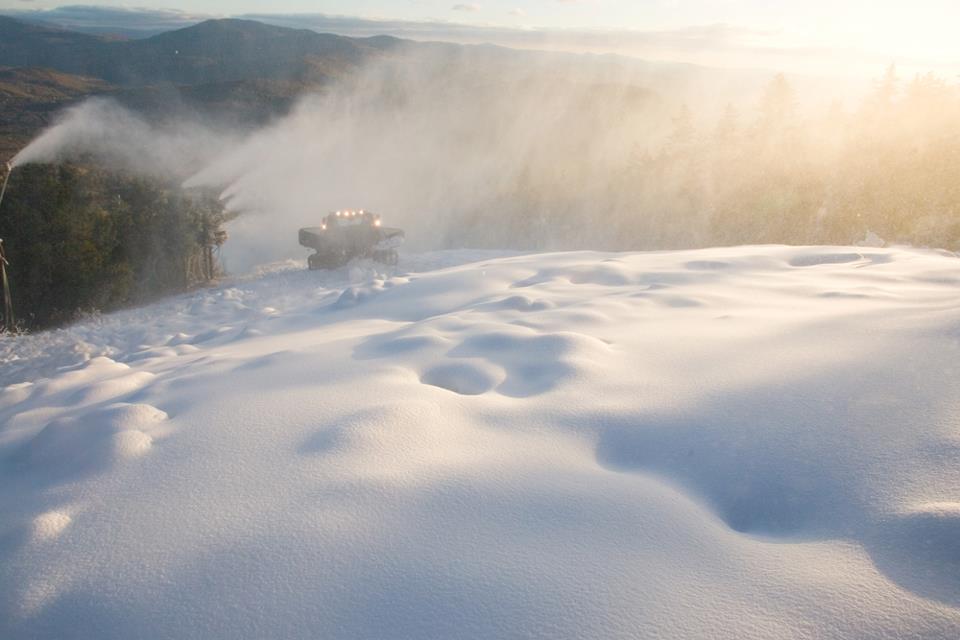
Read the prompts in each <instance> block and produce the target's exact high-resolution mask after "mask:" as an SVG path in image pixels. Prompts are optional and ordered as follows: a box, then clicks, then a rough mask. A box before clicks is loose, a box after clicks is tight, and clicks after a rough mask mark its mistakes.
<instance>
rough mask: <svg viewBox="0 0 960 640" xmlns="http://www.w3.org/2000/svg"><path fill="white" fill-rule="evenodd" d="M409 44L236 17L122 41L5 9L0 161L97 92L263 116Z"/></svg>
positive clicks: (135, 104) (155, 108)
mask: <svg viewBox="0 0 960 640" xmlns="http://www.w3.org/2000/svg"><path fill="white" fill-rule="evenodd" d="M408 44H412V43H407V42H406V41H403V40H399V39H396V38H391V37H388V36H377V37H372V38H348V37H344V36H337V35H331V34H320V33H315V32H313V31H309V30H305V29H289V28H284V27H275V26H270V25H266V24H262V23H259V22H254V21H251V20H234V19H225V20H209V21H206V22H202V23H200V24H197V25H193V26H190V27H186V28H184V29H178V30H175V31H168V32H164V33H162V34H159V35H156V36H153V37H151V38H146V39H142V40H121V39H117V38H111V37H104V36H95V35H89V34H84V33H77V32H74V31H69V30H65V29H60V28H57V27H52V26H44V25H39V24H36V23H31V22H23V21H20V20H16V19H14V18H9V17H6V16H0V161H2V160H5V159H7V158H9V157H11V156H12V155H14V154H15V153H16V151H18V150H19V149H20V148H22V147H23V146H24V145H25V144H26V143H27V142H28V141H29V140H30V139H31V138H32V137H33V136H34V135H35V134H36V133H37V132H38V131H39V130H41V129H42V128H43V127H45V126H46V125H48V124H49V123H50V122H51V121H52V118H53V116H54V115H55V114H56V113H57V112H58V111H60V110H61V109H63V108H64V107H66V106H69V105H70V104H72V103H74V102H77V101H79V100H82V99H84V98H85V97H88V96H91V95H109V96H111V97H113V98H115V99H117V100H118V101H120V102H121V103H124V104H126V105H128V106H130V107H131V108H134V109H136V110H137V111H140V112H146V113H161V112H165V111H167V110H169V109H171V108H178V109H179V108H188V109H191V110H194V111H200V112H210V111H216V113H217V114H218V115H220V116H222V117H223V118H224V119H228V120H229V119H233V120H240V121H260V120H263V119H265V118H268V117H270V116H272V115H276V114H277V113H280V112H283V111H284V110H286V109H289V107H290V106H291V105H292V104H293V103H294V102H295V100H296V99H297V97H299V96H300V95H302V94H304V93H306V92H307V91H310V90H312V89H316V88H318V87H321V86H323V85H325V84H327V83H329V82H330V81H332V80H333V79H335V78H338V77H341V76H343V75H345V74H349V73H352V72H354V71H356V70H357V69H359V68H360V67H361V66H362V65H363V64H365V63H366V62H368V61H370V60H372V59H375V58H377V57H380V56H383V55H386V54H387V53H389V52H391V51H395V50H397V49H399V48H401V47H403V46H406V45H408Z"/></svg>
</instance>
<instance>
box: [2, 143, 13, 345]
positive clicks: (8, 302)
mask: <svg viewBox="0 0 960 640" xmlns="http://www.w3.org/2000/svg"><path fill="white" fill-rule="evenodd" d="M3 169H4V172H3V173H4V175H3V185H2V186H0V211H2V207H3V196H4V195H6V193H7V182H9V181H10V174H11V173H13V163H11V162H9V161H8V162H5V163H4V164H3ZM8 264H10V263H9V262H7V254H6V252H5V251H4V249H3V238H0V280H2V285H3V329H4V330H5V331H7V332H12V331H13V297H12V296H11V295H10V280H9V279H8V278H7V265H8Z"/></svg>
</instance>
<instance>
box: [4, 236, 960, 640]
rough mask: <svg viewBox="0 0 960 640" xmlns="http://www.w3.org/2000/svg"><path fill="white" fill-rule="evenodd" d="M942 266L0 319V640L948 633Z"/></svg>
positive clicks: (617, 269) (956, 470) (576, 266)
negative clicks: (23, 328) (2, 330)
mask: <svg viewBox="0 0 960 640" xmlns="http://www.w3.org/2000/svg"><path fill="white" fill-rule="evenodd" d="M958 267H960V263H958V261H957V260H956V258H955V257H952V256H949V255H946V254H942V253H936V252H927V251H918V250H906V249H884V248H850V247H823V248H811V247H740V248H728V249H713V250H703V251H687V252H657V253H637V254H616V255H613V254H601V253H592V252H578V253H557V254H546V255H527V256H517V255H496V254H490V253H486V254H481V253H476V252H445V253H438V254H427V255H423V256H407V257H406V258H405V263H404V264H401V268H403V269H404V271H403V272H392V271H387V272H381V271H378V270H377V269H376V268H374V267H372V266H369V265H359V266H354V267H352V268H348V269H344V270H340V271H337V272H332V273H309V272H306V271H305V270H303V269H302V268H296V269H293V268H290V267H289V266H279V267H275V268H271V269H265V270H264V271H263V272H261V273H260V274H259V275H257V276H256V277H251V278H249V279H246V280H239V281H236V282H232V283H229V284H227V285H224V286H222V287H219V288H214V289H209V290H204V291H200V292H197V293H195V294H192V295H190V296H182V297H179V298H174V299H171V300H169V301H166V302H164V303H161V304H158V305H154V306H151V307H149V308H145V309H140V310H131V311H126V312H123V313H119V314H113V315H110V316H105V317H103V318H100V319H98V320H97V321H96V322H90V323H82V324H78V325H75V326H72V327H69V328H67V329H64V330H61V331H56V332H50V333H44V334H37V335H33V336H26V337H20V338H9V337H6V338H0V361H2V362H3V363H4V366H3V367H2V368H0V385H3V387H2V390H0V515H2V517H0V637H11V638H19V637H35V638H61V637H96V638H127V637H142V636H145V637H204V638H220V637H222V638H262V637H285V638H317V637H322V638H351V639H353V638H505V637H529V638H538V637H542V638H584V637H589V638H614V637H670V638H697V637H702V638H708V637H709V638H764V639H770V638H823V637H830V638H944V639H947V638H955V637H960V465H958V464H957V462H958V460H960V365H958V355H960V268H958Z"/></svg>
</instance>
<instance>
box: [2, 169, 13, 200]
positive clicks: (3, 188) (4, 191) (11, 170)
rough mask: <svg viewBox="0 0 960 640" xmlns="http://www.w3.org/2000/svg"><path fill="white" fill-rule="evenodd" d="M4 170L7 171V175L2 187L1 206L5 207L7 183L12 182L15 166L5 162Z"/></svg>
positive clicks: (4, 177)
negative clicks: (11, 176) (11, 177)
mask: <svg viewBox="0 0 960 640" xmlns="http://www.w3.org/2000/svg"><path fill="white" fill-rule="evenodd" d="M3 168H4V169H6V171H5V172H4V173H5V174H6V175H4V176H3V186H2V187H0V206H2V205H3V195H4V194H5V193H6V192H7V183H8V182H10V174H11V173H13V165H12V164H10V163H9V162H5V163H4V165H3Z"/></svg>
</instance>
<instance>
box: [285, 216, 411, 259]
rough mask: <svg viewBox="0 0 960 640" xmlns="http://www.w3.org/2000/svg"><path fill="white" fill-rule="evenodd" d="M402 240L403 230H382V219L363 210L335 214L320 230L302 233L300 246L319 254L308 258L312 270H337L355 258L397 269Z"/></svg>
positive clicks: (385, 228) (384, 228) (309, 229)
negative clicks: (369, 260)
mask: <svg viewBox="0 0 960 640" xmlns="http://www.w3.org/2000/svg"><path fill="white" fill-rule="evenodd" d="M403 240H404V233H403V231H402V230H401V229H393V228H390V227H384V226H382V224H381V221H380V216H379V215H377V214H375V213H372V212H370V211H364V210H362V209H361V210H360V211H334V212H333V213H331V214H329V215H327V216H326V217H325V218H324V219H323V221H322V223H321V224H320V226H319V227H307V228H305V229H300V244H301V245H303V246H304V247H307V248H309V249H313V250H314V251H316V253H314V254H313V255H311V256H310V257H309V258H307V264H308V265H309V267H310V269H311V270H315V269H336V268H337V267H342V266H343V265H345V264H347V263H348V262H350V261H351V260H353V259H354V258H370V259H372V260H376V261H377V262H382V263H383V264H388V265H394V264H397V259H398V256H397V247H398V246H400V245H401V244H402V243H403Z"/></svg>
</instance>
